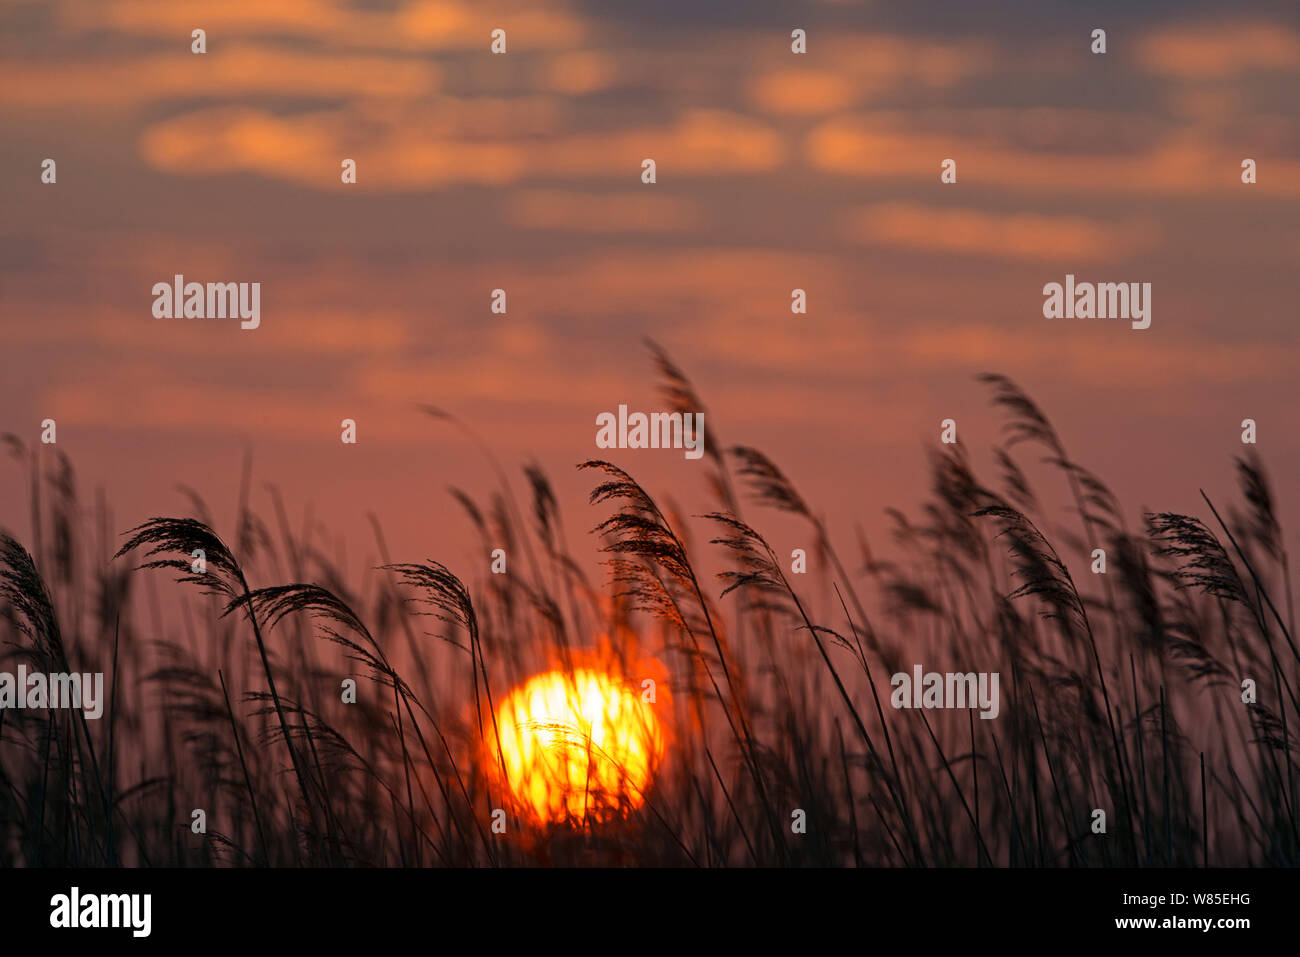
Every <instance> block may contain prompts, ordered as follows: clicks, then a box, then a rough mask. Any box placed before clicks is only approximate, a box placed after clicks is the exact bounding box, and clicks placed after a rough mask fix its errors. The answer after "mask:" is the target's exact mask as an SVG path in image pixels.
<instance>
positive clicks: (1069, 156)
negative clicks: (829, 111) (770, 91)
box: [805, 114, 1300, 196]
mask: <svg viewBox="0 0 1300 957" xmlns="http://www.w3.org/2000/svg"><path fill="white" fill-rule="evenodd" d="M805 157H806V159H807V161H808V163H809V164H810V165H812V166H813V167H814V168H815V169H820V170H823V171H825V172H830V173H840V174H844V175H850V176H862V177H867V178H873V179H874V178H907V179H912V180H914V181H917V182H932V183H938V181H939V165H940V163H941V161H942V160H944V159H946V158H952V159H955V160H956V161H957V179H958V182H964V183H981V184H989V185H993V186H998V187H1003V188H1006V189H1011V190H1017V191H1034V192H1037V191H1051V192H1053V193H1071V192H1078V193H1096V192H1111V193H1143V194H1145V193H1156V194H1185V193H1201V194H1203V193H1206V192H1226V191H1228V190H1240V189H1242V188H1243V187H1242V185H1241V179H1240V174H1241V160H1242V156H1241V155H1240V154H1239V153H1230V152H1228V151H1227V150H1225V149H1224V148H1223V147H1222V146H1220V145H1218V144H1217V143H1214V142H1209V141H1207V140H1206V139H1205V138H1204V137H1203V136H1201V135H1199V134H1197V133H1196V132H1194V131H1193V132H1184V133H1179V134H1176V135H1171V136H1167V137H1166V138H1165V139H1164V140H1163V142H1160V143H1159V144H1157V145H1156V146H1155V147H1152V148H1151V149H1149V150H1148V151H1146V152H1143V153H1114V152H1111V153H1096V154H1094V153H1087V154H1084V153H1079V152H1072V153H1066V152H1049V151H1045V150H1033V149H1026V148H1023V147H1019V146H1014V145H1009V144H1007V143H1005V142H1001V141H996V140H989V139H987V138H983V137H976V136H972V135H970V134H951V135H949V134H944V133H941V132H935V131H931V130H921V129H917V128H915V126H913V125H912V124H911V123H909V121H908V119H907V117H905V116H901V115H897V114H895V115H890V116H873V117H872V118H870V119H868V118H857V117H836V118H834V119H830V120H827V121H825V122H824V123H821V124H819V125H818V126H817V127H816V128H815V129H813V130H812V131H811V132H810V133H809V134H808V137H807V139H806V141H805ZM1252 158H1253V159H1255V160H1256V161H1257V162H1258V163H1259V164H1260V167H1261V169H1264V168H1267V169H1268V170H1269V176H1268V177H1267V182H1266V177H1265V176H1264V174H1263V173H1261V175H1260V178H1259V184H1258V185H1257V186H1252V187H1250V189H1252V190H1256V191H1258V192H1260V193H1265V192H1268V193H1271V194H1274V195H1282V196H1300V161H1297V160H1294V159H1287V158H1282V157H1278V156H1270V157H1264V156H1252Z"/></svg>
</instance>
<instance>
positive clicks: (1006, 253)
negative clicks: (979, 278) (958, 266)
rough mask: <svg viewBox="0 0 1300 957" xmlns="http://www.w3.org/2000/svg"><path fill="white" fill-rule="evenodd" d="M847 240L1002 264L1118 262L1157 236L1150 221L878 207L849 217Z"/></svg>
mask: <svg viewBox="0 0 1300 957" xmlns="http://www.w3.org/2000/svg"><path fill="white" fill-rule="evenodd" d="M844 231H845V233H846V234H847V236H848V237H849V238H852V239H857V240H860V241H865V242H870V243H881V244H883V245H890V246H904V247H907V248H911V249H922V250H928V251H935V252H945V253H953V254H955V255H963V256H992V257H995V258H1003V259H1031V260H1048V261H1050V260H1061V259H1064V260H1072V259H1077V260H1090V259H1122V258H1124V257H1126V256H1130V255H1132V254H1133V253H1135V252H1137V251H1139V250H1141V249H1146V248H1149V247H1150V246H1152V245H1153V244H1154V243H1155V242H1156V241H1157V240H1158V239H1159V236H1160V232H1159V229H1158V228H1157V227H1156V226H1155V224H1153V223H1150V222H1145V221H1142V222H1136V221H1135V222H1127V223H1120V224H1115V225H1107V224H1104V223H1098V222H1095V221H1093V220H1090V219H1087V218H1084V217H1081V216H1043V215H1037V214H1031V213H1018V214H1012V215H1004V214H997V213H985V212H980V211H978V210H973V209H960V208H950V207H936V206H919V205H916V204H912V203H880V204H877V205H874V206H868V207H866V208H863V209H859V210H856V211H854V212H853V213H851V214H850V215H849V216H847V217H846V219H845V223H844Z"/></svg>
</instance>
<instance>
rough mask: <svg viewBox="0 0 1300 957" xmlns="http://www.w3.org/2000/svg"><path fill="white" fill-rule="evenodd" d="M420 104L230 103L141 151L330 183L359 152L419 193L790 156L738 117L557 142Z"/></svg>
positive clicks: (187, 171) (184, 119) (161, 133)
mask: <svg viewBox="0 0 1300 957" xmlns="http://www.w3.org/2000/svg"><path fill="white" fill-rule="evenodd" d="M407 115H410V114H409V113H408V112H390V113H384V112H382V111H381V112H379V113H371V112H368V111H351V110H343V111H333V110H331V111H317V112H311V113H301V114H297V115H293V116H278V115H276V114H274V113H271V112H269V111H267V110H260V109H254V108H251V107H219V108H213V109H208V110H200V111H197V112H193V113H187V114H183V115H180V116H176V117H172V118H170V119H167V120H163V121H161V122H159V123H156V124H154V125H153V126H151V127H150V128H149V129H147V130H146V131H145V132H144V134H143V135H142V136H141V139H140V151H141V154H142V155H143V157H144V159H145V160H146V162H148V163H149V165H150V166H152V167H154V168H155V169H159V170H163V171H165V172H169V173H174V174H177V175H214V174H221V173H238V172H251V173H257V174H260V175H263V176H268V177H275V178H279V179H287V180H291V181H294V182H297V183H300V184H303V185H308V186H314V187H316V188H318V189H334V188H337V187H338V185H339V172H340V166H339V164H340V162H341V160H342V158H344V157H349V158H353V159H356V160H357V165H358V175H357V182H358V188H360V187H363V186H364V187H365V188H367V189H377V190H408V189H420V188H437V187H443V186H449V185H453V184H462V183H470V184H484V185H493V186H502V185H506V184H510V183H515V182H519V181H521V180H525V179H529V178H540V177H554V176H582V177H592V176H599V177H602V178H611V179H619V178H621V179H624V180H625V181H627V182H629V183H634V184H639V182H640V172H641V161H642V159H643V158H646V157H649V158H653V159H654V160H655V161H656V163H657V164H658V168H659V169H658V175H659V177H660V178H661V179H665V178H671V177H680V176H683V175H702V176H720V175H727V174H730V173H743V172H762V171H766V170H769V169H772V168H773V167H775V166H776V165H778V164H779V163H780V162H782V161H783V159H784V145H783V143H782V142H781V140H780V138H779V137H778V136H777V134H776V133H775V132H773V131H772V130H770V129H769V128H768V127H767V126H765V125H764V124H762V123H759V122H757V121H754V120H751V119H748V118H746V117H743V116H739V115H736V114H731V113H725V112H718V111H705V110H693V111H690V112H688V113H686V114H685V115H684V116H682V117H679V118H678V119H677V120H676V121H675V122H674V123H672V124H671V125H668V126H665V127H660V128H657V129H635V128H634V129H624V130H617V131H613V132H610V133H600V134H597V133H569V134H556V135H555V136H553V137H552V138H551V139H549V140H543V141H540V142H532V141H525V140H523V139H522V138H518V137H516V138H512V139H504V138H484V139H468V138H463V137H460V138H458V137H456V136H454V135H453V136H445V135H444V136H431V135H429V131H428V130H427V129H426V128H425V127H424V126H423V125H422V124H421V123H420V122H419V121H418V119H417V120H416V121H415V122H412V123H406V122H402V117H403V116H407Z"/></svg>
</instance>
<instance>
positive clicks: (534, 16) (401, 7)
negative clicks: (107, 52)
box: [62, 0, 585, 55]
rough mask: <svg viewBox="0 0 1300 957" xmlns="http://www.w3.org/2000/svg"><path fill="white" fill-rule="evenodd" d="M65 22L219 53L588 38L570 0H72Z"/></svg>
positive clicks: (539, 46)
mask: <svg viewBox="0 0 1300 957" xmlns="http://www.w3.org/2000/svg"><path fill="white" fill-rule="evenodd" d="M62 20H63V22H64V24H65V25H67V26H69V27H72V28H74V29H80V30H84V31H97V30H105V29H107V30H111V31H115V32H118V33H122V34H128V35H137V36H150V37H168V38H174V39H176V42H179V43H183V44H184V45H185V47H186V48H188V46H189V37H190V31H191V30H193V29H195V27H202V28H203V29H205V30H206V31H207V33H208V49H209V50H213V51H215V50H216V49H218V48H219V45H220V44H221V43H222V42H223V41H224V40H226V39H228V38H230V37H240V36H259V37H263V36H280V37H285V38H291V39H292V38H309V39H312V40H316V41H319V42H324V43H332V44H335V45H337V46H339V47H342V48H353V49H365V48H369V49H382V50H399V51H400V50H407V51H418V50H476V49H477V50H482V51H483V52H484V54H485V55H486V54H487V53H488V46H489V43H490V36H491V32H492V30H493V29H496V28H497V27H507V26H508V29H507V39H508V40H511V41H512V43H513V44H515V47H514V48H515V49H519V48H524V49H531V50H550V49H557V48H566V47H574V46H577V45H580V44H581V43H582V42H583V39H584V36H585V27H584V20H583V18H582V17H581V16H578V15H575V14H573V13H571V12H569V11H568V10H566V9H564V8H563V5H562V4H556V3H546V4H545V5H543V4H536V5H532V6H529V5H524V6H519V5H515V6H512V7H509V8H508V7H504V6H501V5H494V4H491V3H486V2H481V0H477V2H470V0H464V2H458V0H414V2H407V3H401V4H395V5H393V8H392V9H391V10H385V9H364V8H359V7H357V6H355V5H352V4H350V3H347V2H335V0H275V2H267V0H187V2H186V3H184V4H180V3H175V2H174V0H91V2H86V3H75V4H67V5H65V7H64V8H63V10H62Z"/></svg>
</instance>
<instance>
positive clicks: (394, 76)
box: [0, 44, 441, 110]
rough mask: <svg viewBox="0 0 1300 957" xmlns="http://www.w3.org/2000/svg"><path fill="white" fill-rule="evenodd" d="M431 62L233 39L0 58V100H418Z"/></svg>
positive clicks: (432, 82) (434, 71) (429, 84)
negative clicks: (124, 52) (108, 52)
mask: <svg viewBox="0 0 1300 957" xmlns="http://www.w3.org/2000/svg"><path fill="white" fill-rule="evenodd" d="M440 77H441V71H440V70H439V69H438V67H437V66H435V65H434V64H432V63H424V62H417V61H414V60H395V59H392V58H384V57H376V56H357V55H352V54H337V53H336V54H324V53H304V52H299V51H292V50H283V49H278V48H273V47H266V46H249V45H244V44H239V45H235V46H230V47H228V48H226V49H224V50H221V51H213V52H212V53H209V54H207V55H206V56H203V57H198V56H194V55H193V54H190V53H175V54H166V55H161V56H158V55H155V56H146V57H133V58H129V59H128V58H122V59H118V60H94V61H90V62H55V63H49V64H45V63H43V64H41V66H40V68H39V75H37V76H33V67H32V66H31V65H29V64H25V63H19V62H15V61H7V62H0V102H3V103H5V104H7V105H9V106H15V107H19V108H24V109H48V108H51V107H58V108H59V109H67V108H70V107H71V108H83V109H94V110H100V109H103V108H105V107H112V108H119V109H122V108H133V107H137V106H141V105H144V104H147V103H153V102H158V101H160V100H181V99H187V98H197V97H210V98H220V99H225V100H228V99H230V98H232V97H238V96H249V95H276V96H321V97H338V98H348V99H350V98H352V97H365V96H370V97H390V98H408V99H409V98H417V97H423V96H428V95H430V94H432V93H435V92H436V91H437V90H438V87H439V84H440Z"/></svg>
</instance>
